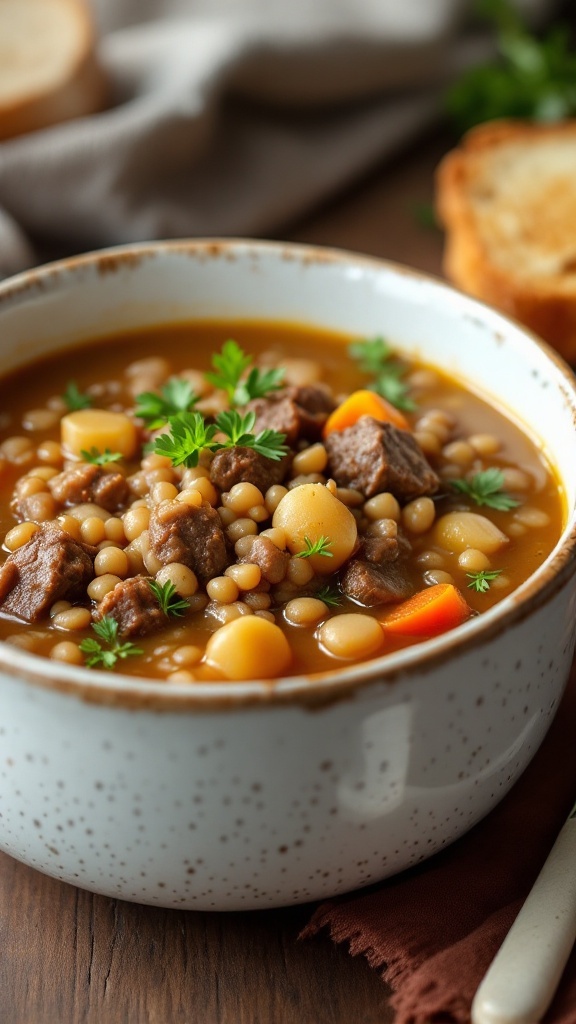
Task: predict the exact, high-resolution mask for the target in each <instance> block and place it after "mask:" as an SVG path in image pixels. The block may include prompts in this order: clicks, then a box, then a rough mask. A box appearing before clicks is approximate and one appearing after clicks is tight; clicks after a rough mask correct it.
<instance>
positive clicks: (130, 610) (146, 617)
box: [95, 576, 167, 636]
mask: <svg viewBox="0 0 576 1024" xmlns="http://www.w3.org/2000/svg"><path fill="white" fill-rule="evenodd" d="M149 582H150V581H149V579H148V578H146V577H145V576H132V577H130V578H129V579H127V580H122V581H121V582H120V583H117V584H116V586H115V587H114V589H113V590H110V591H109V592H108V593H107V594H106V596H105V597H103V598H102V600H101V601H100V604H99V605H98V610H97V612H96V614H95V618H96V619H102V618H104V616H105V615H111V616H112V618H114V619H116V622H117V623H118V633H119V635H120V636H146V635H147V634H148V633H155V632H156V631H157V630H159V629H163V628H164V626H165V625H166V622H167V619H166V615H165V613H164V612H163V611H162V609H161V607H160V605H159V604H158V599H157V598H156V596H155V595H154V593H153V591H152V590H151V589H150V586H149Z"/></svg>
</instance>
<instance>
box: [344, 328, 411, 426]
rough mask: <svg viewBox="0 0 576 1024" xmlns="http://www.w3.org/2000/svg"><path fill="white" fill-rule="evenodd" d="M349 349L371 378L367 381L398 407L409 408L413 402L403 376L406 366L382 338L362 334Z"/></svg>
mask: <svg viewBox="0 0 576 1024" xmlns="http://www.w3.org/2000/svg"><path fill="white" fill-rule="evenodd" d="M348 353H349V355H350V356H351V357H352V359H354V360H355V361H356V362H357V363H358V366H359V368H360V369H361V370H362V372H363V373H367V374H369V375H370V376H371V377H373V378H374V379H373V380H372V381H371V383H370V384H369V385H368V387H369V389H370V390H371V391H375V392H376V393H377V394H378V395H381V396H382V398H385V399H386V400H387V401H388V402H390V403H391V404H392V405H394V406H396V408H397V409H402V410H404V412H411V411H412V410H413V409H415V408H416V403H415V402H414V401H413V399H412V398H411V397H410V393H409V388H408V386H407V384H406V383H405V381H404V380H403V377H404V376H405V374H406V369H407V368H406V366H405V365H404V364H403V363H402V362H401V361H400V360H399V359H396V358H395V356H394V353H393V351H392V349H391V348H390V346H389V344H388V342H387V341H386V340H385V339H384V338H364V339H361V340H360V341H354V342H353V343H352V344H351V345H349V346H348Z"/></svg>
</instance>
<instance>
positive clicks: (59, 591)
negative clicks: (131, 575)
mask: <svg viewBox="0 0 576 1024" xmlns="http://www.w3.org/2000/svg"><path fill="white" fill-rule="evenodd" d="M95 555H96V548H93V547H91V546H90V545H88V544H82V543H80V542H79V541H76V540H74V539H73V538H72V537H71V536H70V534H69V533H66V532H65V530H62V529H60V527H59V526H57V525H56V524H54V523H43V524H42V526H41V527H40V529H39V530H37V532H36V533H35V534H33V536H32V537H31V538H30V540H29V541H28V543H27V544H23V545H22V547H20V548H17V550H16V551H13V552H12V554H11V555H9V556H8V558H7V559H6V561H5V563H4V565H3V566H2V567H1V568H0V610H1V611H2V612H5V613H6V614H7V615H16V616H17V617H18V618H20V619H24V620H25V621H26V622H37V621H38V619H41V618H42V617H43V616H44V615H47V614H48V611H49V609H50V607H51V606H52V605H53V604H54V603H55V602H56V601H61V600H64V599H65V600H67V601H74V600H75V599H77V598H85V597H86V587H87V586H88V584H89V583H90V581H91V580H92V579H93V577H94V556H95Z"/></svg>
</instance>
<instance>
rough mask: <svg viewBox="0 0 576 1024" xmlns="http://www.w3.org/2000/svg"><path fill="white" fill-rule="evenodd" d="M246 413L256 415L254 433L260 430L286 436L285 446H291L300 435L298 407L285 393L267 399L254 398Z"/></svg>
mask: <svg viewBox="0 0 576 1024" xmlns="http://www.w3.org/2000/svg"><path fill="white" fill-rule="evenodd" d="M246 412H255V413H256V422H255V423H254V428H253V430H254V433H255V434H259V433H260V431H261V430H277V431H278V432H279V433H280V434H286V444H288V445H293V444H294V443H295V442H296V441H297V439H298V436H299V434H300V416H299V414H298V407H297V405H296V403H295V402H293V401H292V399H291V398H290V396H289V395H287V394H286V392H285V391H277V392H275V393H274V394H272V395H269V396H268V398H254V399H252V401H251V402H249V403H248V405H247V406H246Z"/></svg>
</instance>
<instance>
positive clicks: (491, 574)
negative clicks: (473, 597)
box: [466, 569, 502, 594]
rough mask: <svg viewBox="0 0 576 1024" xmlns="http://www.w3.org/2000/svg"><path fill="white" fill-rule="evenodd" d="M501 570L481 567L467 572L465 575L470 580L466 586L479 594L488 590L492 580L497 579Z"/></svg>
mask: <svg viewBox="0 0 576 1024" xmlns="http://www.w3.org/2000/svg"><path fill="white" fill-rule="evenodd" d="M501 572H502V569H481V570H480V571H479V572H467V573H466V575H467V577H468V579H469V580H470V583H469V584H468V586H469V587H471V588H472V589H473V590H476V591H477V593H479V594H485V593H486V591H487V590H490V584H491V583H492V580H495V579H498V576H499V575H500V573H501Z"/></svg>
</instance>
